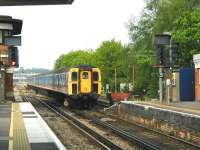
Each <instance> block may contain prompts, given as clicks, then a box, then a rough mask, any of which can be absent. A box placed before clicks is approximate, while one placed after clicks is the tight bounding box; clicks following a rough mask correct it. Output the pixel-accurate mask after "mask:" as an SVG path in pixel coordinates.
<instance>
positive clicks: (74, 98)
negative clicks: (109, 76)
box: [27, 65, 102, 107]
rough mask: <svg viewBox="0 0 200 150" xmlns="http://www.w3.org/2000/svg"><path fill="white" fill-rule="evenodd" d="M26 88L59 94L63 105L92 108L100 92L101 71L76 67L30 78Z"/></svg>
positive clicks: (94, 68)
mask: <svg viewBox="0 0 200 150" xmlns="http://www.w3.org/2000/svg"><path fill="white" fill-rule="evenodd" d="M27 84H28V87H30V88H32V89H43V90H47V91H51V92H52V91H53V92H55V93H61V94H63V95H64V96H65V105H69V106H70V107H74V106H77V105H80V106H81V105H82V106H84V105H87V106H93V105H94V104H95V103H96V102H97V99H98V97H99V96H101V91H102V81H101V71H100V69H99V68H98V67H93V66H90V65H78V66H75V67H66V68H64V69H60V70H56V71H50V72H47V73H43V74H39V75H35V76H31V77H29V78H28V79H27Z"/></svg>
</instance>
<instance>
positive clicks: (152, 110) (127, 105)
mask: <svg viewBox="0 0 200 150" xmlns="http://www.w3.org/2000/svg"><path fill="white" fill-rule="evenodd" d="M105 112H106V113H108V114H111V115H115V116H118V117H120V118H121V119H123V120H126V121H128V122H132V123H137V124H140V125H144V126H146V127H148V128H152V129H155V130H161V131H163V132H166V133H167V134H170V135H171V134H172V135H176V136H181V137H183V138H188V139H191V138H192V137H196V138H198V139H200V128H199V125H200V103H199V102H179V103H170V104H167V103H159V102H144V101H121V102H120V103H119V104H116V105H114V106H111V107H110V108H108V109H106V110H105Z"/></svg>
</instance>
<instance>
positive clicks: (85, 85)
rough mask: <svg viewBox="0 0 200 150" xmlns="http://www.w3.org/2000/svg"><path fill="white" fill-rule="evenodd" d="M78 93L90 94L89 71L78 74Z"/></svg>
mask: <svg viewBox="0 0 200 150" xmlns="http://www.w3.org/2000/svg"><path fill="white" fill-rule="evenodd" d="M80 86H81V87H80V92H81V93H90V92H91V90H92V89H91V87H92V86H91V71H81V72H80Z"/></svg>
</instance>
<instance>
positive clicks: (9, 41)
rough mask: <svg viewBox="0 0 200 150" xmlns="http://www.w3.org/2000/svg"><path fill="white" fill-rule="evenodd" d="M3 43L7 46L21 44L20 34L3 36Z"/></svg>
mask: <svg viewBox="0 0 200 150" xmlns="http://www.w3.org/2000/svg"><path fill="white" fill-rule="evenodd" d="M4 44H5V45H8V46H21V36H9V37H4Z"/></svg>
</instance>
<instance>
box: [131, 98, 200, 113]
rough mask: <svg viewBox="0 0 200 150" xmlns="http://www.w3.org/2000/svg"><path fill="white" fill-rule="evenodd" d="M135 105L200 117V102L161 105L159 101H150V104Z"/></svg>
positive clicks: (145, 102) (138, 102)
mask: <svg viewBox="0 0 200 150" xmlns="http://www.w3.org/2000/svg"><path fill="white" fill-rule="evenodd" d="M134 103H136V104H140V105H145V106H154V107H158V108H163V109H168V110H172V111H177V112H183V113H187V114H192V115H199V116H200V102H198V101H188V102H171V103H165V102H164V103H160V102H157V101H150V102H149V101H135V102H134Z"/></svg>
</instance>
